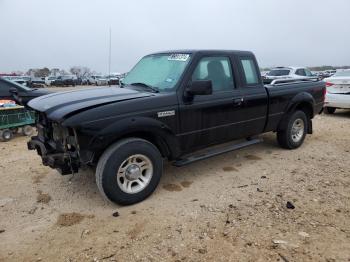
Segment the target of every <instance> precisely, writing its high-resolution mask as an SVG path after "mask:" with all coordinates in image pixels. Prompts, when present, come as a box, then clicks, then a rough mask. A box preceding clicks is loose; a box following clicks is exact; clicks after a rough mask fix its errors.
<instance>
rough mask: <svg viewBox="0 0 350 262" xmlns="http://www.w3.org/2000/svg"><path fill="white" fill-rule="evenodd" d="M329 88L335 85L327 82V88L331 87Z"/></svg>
mask: <svg viewBox="0 0 350 262" xmlns="http://www.w3.org/2000/svg"><path fill="white" fill-rule="evenodd" d="M329 86H334V84H333V83H330V82H326V87H329Z"/></svg>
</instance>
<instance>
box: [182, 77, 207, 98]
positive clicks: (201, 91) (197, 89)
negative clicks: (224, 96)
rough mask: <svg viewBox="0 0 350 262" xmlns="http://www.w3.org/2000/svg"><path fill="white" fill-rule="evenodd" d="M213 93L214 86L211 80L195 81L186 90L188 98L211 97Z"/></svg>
mask: <svg viewBox="0 0 350 262" xmlns="http://www.w3.org/2000/svg"><path fill="white" fill-rule="evenodd" d="M212 93H213V85H212V82H211V80H197V81H193V82H192V83H191V84H190V85H189V86H188V87H187V89H186V94H187V95H188V96H196V95H211V94H212Z"/></svg>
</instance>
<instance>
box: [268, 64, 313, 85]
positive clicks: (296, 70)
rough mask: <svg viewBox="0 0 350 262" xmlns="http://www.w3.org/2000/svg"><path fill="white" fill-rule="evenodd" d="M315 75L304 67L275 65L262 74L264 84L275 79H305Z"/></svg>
mask: <svg viewBox="0 0 350 262" xmlns="http://www.w3.org/2000/svg"><path fill="white" fill-rule="evenodd" d="M314 77H315V76H314V75H313V74H312V73H311V71H310V70H309V69H307V68H306V67H297V66H289V67H276V68H273V69H272V70H271V71H270V72H268V73H267V74H266V75H265V76H263V77H262V78H263V81H264V83H266V84H269V83H271V82H272V81H273V80H276V79H302V78H303V79H307V78H314Z"/></svg>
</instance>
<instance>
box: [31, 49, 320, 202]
mask: <svg viewBox="0 0 350 262" xmlns="http://www.w3.org/2000/svg"><path fill="white" fill-rule="evenodd" d="M289 81H291V82H290V83H279V84H277V83H276V84H274V85H269V86H264V84H263V83H262V81H261V77H260V71H259V67H258V64H257V61H256V59H255V56H254V55H253V53H251V52H246V51H207V50H198V51H196V50H189V51H181V52H179V51H173V52H169V51H168V52H163V53H155V54H151V55H148V56H145V57H144V58H142V59H141V61H140V62H139V63H137V65H136V66H135V67H134V68H133V69H132V70H131V71H130V72H129V73H128V75H127V76H126V77H125V78H124V79H123V82H122V83H121V88H113V87H112V88H111V87H105V88H98V89H97V88H91V89H85V90H79V91H71V92H63V93H56V94H53V95H49V96H44V97H41V98H37V99H35V100H32V101H31V102H30V103H29V106H30V107H31V108H33V109H34V110H36V112H37V114H38V118H37V119H38V122H37V128H38V136H34V137H32V139H31V140H30V141H29V143H28V149H30V150H37V152H38V154H39V155H40V156H41V157H42V161H43V164H44V165H46V166H50V167H51V168H56V169H58V170H59V171H60V172H61V173H62V174H71V173H75V172H78V170H79V169H80V168H81V167H82V166H95V167H97V168H96V182H97V186H98V188H99V190H100V192H101V194H102V195H104V196H105V197H106V198H107V199H109V200H111V201H114V202H116V203H119V204H123V205H126V204H133V203H137V202H139V201H142V200H143V199H145V198H146V197H148V196H149V195H150V194H151V193H152V192H153V191H154V190H155V188H156V187H157V185H158V183H159V180H160V178H161V176H162V173H163V160H164V159H167V160H169V161H172V162H173V164H174V165H175V166H183V165H186V164H189V163H192V162H195V161H199V160H202V159H205V158H208V157H211V156H215V155H219V154H222V153H225V152H228V151H232V150H237V149H239V148H243V147H246V146H249V145H253V144H256V143H259V142H260V141H261V139H258V138H256V137H255V136H256V135H259V134H261V133H265V132H270V131H274V132H277V141H278V142H279V144H280V146H281V147H283V148H287V149H296V148H298V147H299V146H301V145H302V143H303V141H304V139H305V137H306V134H311V133H312V119H313V117H314V116H315V115H316V114H318V112H320V111H321V109H322V108H323V102H324V95H325V83H324V82H322V81H317V80H311V79H309V80H307V81H295V80H293V79H292V80H289ZM293 81H295V82H293ZM238 139H242V140H241V141H239V142H237V141H236V143H234V144H230V145H228V144H225V143H227V142H230V141H233V140H238ZM218 144H222V145H221V147H214V148H212V147H211V146H213V145H218ZM201 149H206V151H205V152H203V151H200V152H198V150H201ZM196 151H197V152H196ZM213 179H215V178H214V177H213Z"/></svg>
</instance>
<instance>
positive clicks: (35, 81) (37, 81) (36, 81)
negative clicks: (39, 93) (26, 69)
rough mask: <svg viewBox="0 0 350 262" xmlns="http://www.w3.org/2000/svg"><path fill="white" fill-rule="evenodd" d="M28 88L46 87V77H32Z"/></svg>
mask: <svg viewBox="0 0 350 262" xmlns="http://www.w3.org/2000/svg"><path fill="white" fill-rule="evenodd" d="M28 86H29V87H31V88H43V87H45V77H31V78H30V80H29V81H28Z"/></svg>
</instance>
